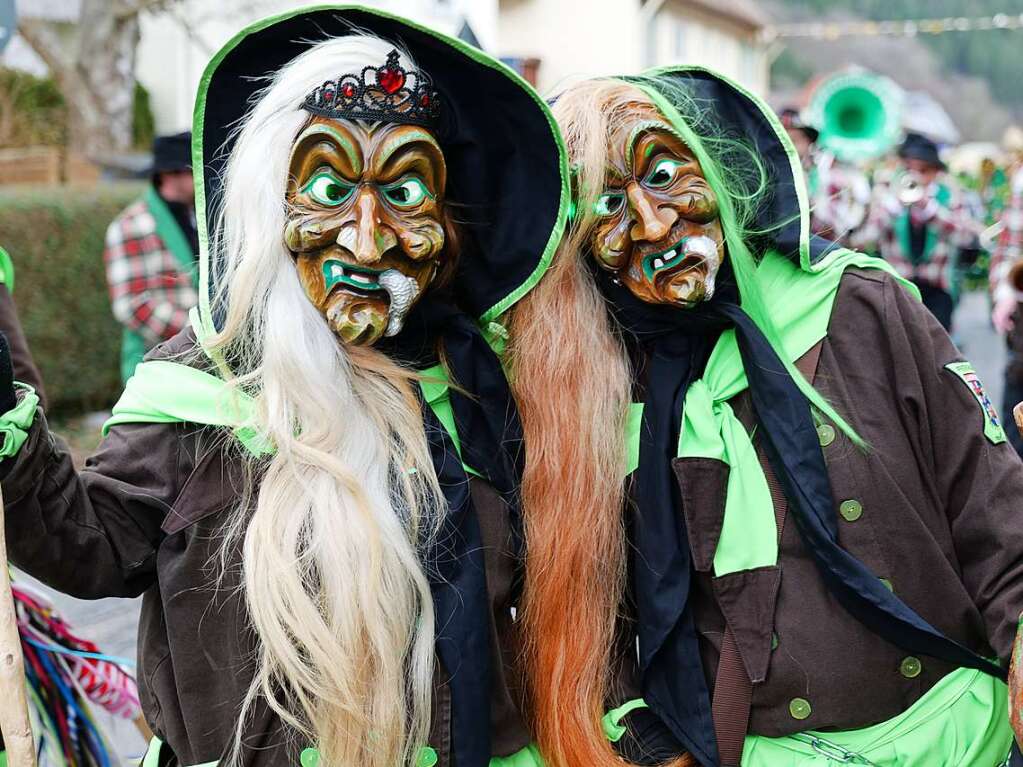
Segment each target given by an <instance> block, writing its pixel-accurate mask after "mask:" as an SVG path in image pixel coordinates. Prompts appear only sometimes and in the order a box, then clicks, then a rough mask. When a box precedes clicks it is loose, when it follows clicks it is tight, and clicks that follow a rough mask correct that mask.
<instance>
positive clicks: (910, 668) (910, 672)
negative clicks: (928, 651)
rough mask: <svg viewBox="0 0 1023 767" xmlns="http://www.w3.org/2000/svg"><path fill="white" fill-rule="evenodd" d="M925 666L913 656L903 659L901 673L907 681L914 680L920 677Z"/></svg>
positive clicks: (900, 666)
mask: <svg viewBox="0 0 1023 767" xmlns="http://www.w3.org/2000/svg"><path fill="white" fill-rule="evenodd" d="M923 668H924V667H923V664H922V663H921V662H920V659H919V658H914V657H913V656H912V655H910V656H907V657H905V658H903V659H902V663H901V664H899V673H900V674H902V675H903V676H904V677H906V679H913V678H915V677H918V676H920V672H921V671H923Z"/></svg>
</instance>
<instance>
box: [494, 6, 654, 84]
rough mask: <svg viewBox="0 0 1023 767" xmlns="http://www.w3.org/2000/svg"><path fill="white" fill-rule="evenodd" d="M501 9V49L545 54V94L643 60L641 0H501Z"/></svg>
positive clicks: (636, 66) (618, 71)
mask: <svg viewBox="0 0 1023 767" xmlns="http://www.w3.org/2000/svg"><path fill="white" fill-rule="evenodd" d="M499 8H500V19H499V23H498V48H497V50H498V53H499V54H500V55H501V56H519V57H531V56H535V57H537V58H539V59H541V65H540V73H539V83H538V86H539V89H540V91H541V93H545V94H546V93H550V92H551V91H552V90H554V89H555V88H556V86H558V84H559V83H564V82H567V81H571V80H573V79H575V78H585V77H592V76H594V75H605V74H621V73H623V72H634V71H636V70H637V69H639V68H640V67H641V65H642V61H641V57H640V25H639V0H501V1H500V6H499Z"/></svg>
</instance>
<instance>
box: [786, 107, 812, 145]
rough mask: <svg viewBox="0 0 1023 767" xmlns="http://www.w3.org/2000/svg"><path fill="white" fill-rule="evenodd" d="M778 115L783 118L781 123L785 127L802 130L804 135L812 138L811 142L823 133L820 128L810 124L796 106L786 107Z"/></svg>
mask: <svg viewBox="0 0 1023 767" xmlns="http://www.w3.org/2000/svg"><path fill="white" fill-rule="evenodd" d="M778 117H779V118H780V119H781V124H782V125H784V126H785V128H787V129H792V130H798V131H802V133H803V135H804V136H806V137H807V138H808V139H810V142H811V143H812V142H815V141H817V138H818V136H820V135H821V133H820V131H819V130H817V129H816V128H814V127H813V126H812V125H808V124H807V123H806V122H805V121H804V120H803V116H802V115H801V114H800V113H799V110H798V109H796V108H795V107H785V108H784V109H783V110H781V112H779V113H778Z"/></svg>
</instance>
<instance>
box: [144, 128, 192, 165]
mask: <svg viewBox="0 0 1023 767" xmlns="http://www.w3.org/2000/svg"><path fill="white" fill-rule="evenodd" d="M191 169H192V134H191V133H189V132H188V131H185V132H184V133H175V134H174V135H173V136H157V137H156V138H155V139H153V167H152V168H151V169H150V173H153V174H156V173H169V172H172V171H176V170H191Z"/></svg>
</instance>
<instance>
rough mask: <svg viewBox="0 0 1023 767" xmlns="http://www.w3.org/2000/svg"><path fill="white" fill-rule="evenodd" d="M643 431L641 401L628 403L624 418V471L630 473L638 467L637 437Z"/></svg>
mask: <svg viewBox="0 0 1023 767" xmlns="http://www.w3.org/2000/svg"><path fill="white" fill-rule="evenodd" d="M642 431H643V403H642V402H632V403H630V404H629V413H628V415H627V416H626V420H625V445H626V448H625V450H626V452H625V462H626V469H625V473H626V474H627V475H628V474H632V472H634V471H635V470H636V469H638V468H639V437H640V434H641V433H642Z"/></svg>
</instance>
